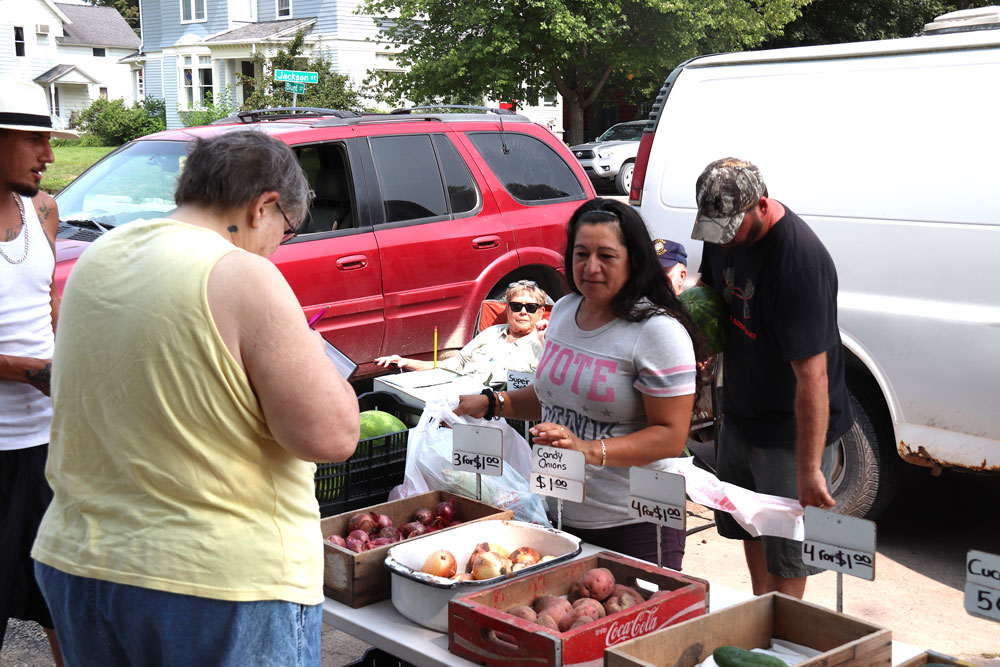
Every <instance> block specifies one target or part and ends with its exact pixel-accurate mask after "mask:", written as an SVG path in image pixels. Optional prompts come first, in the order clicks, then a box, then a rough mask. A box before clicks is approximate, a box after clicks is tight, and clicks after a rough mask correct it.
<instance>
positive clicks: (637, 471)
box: [628, 466, 687, 530]
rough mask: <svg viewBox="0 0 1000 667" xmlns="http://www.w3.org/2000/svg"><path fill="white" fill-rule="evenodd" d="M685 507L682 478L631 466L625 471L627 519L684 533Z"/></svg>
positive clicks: (668, 473)
mask: <svg viewBox="0 0 1000 667" xmlns="http://www.w3.org/2000/svg"><path fill="white" fill-rule="evenodd" d="M686 504H687V496H686V495H685V489H684V477H683V476H682V475H676V474H674V473H670V472H664V471H663V470H650V469H648V468H636V467H634V466H633V467H632V468H630V469H629V508H628V515H629V516H630V517H634V518H636V519H642V520H643V521H652V522H654V523H659V524H662V525H664V526H667V527H669V528H676V529H677V530H684V529H685V519H686V515H685V513H684V510H685V507H686Z"/></svg>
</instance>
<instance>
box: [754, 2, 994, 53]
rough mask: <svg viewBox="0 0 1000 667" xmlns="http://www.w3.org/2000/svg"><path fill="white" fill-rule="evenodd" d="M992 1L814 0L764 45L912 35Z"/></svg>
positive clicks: (836, 41)
mask: <svg viewBox="0 0 1000 667" xmlns="http://www.w3.org/2000/svg"><path fill="white" fill-rule="evenodd" d="M992 4H996V0H965V1H960V2H954V1H953V2H947V1H946V0H881V1H880V2H870V1H868V0H814V1H813V2H812V4H810V5H809V6H807V7H805V8H804V9H803V10H802V15H801V16H800V17H799V18H797V19H796V20H794V21H792V22H791V23H789V24H788V26H786V28H785V31H784V34H783V35H780V36H776V37H772V38H771V39H769V40H768V41H767V42H765V43H764V44H763V48H780V47H785V46H808V45H812V44H841V43H844V42H863V41H868V40H875V39H892V38H894V37H912V36H913V35H917V34H919V33H920V32H921V31H922V30H923V28H924V25H925V24H927V23H930V22H931V21H933V20H934V18H935V17H937V16H940V15H941V14H945V13H947V12H952V11H955V10H958V9H970V8H973V7H986V6H988V5H992Z"/></svg>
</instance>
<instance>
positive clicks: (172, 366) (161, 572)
mask: <svg viewBox="0 0 1000 667" xmlns="http://www.w3.org/2000/svg"><path fill="white" fill-rule="evenodd" d="M308 196H309V195H308V188H307V185H306V180H305V177H304V175H303V174H302V170H301V169H300V167H299V165H298V162H297V161H296V159H295V156H294V154H293V153H292V151H291V150H290V149H289V148H288V146H286V145H285V144H284V143H282V142H281V141H279V140H277V139H274V138H272V137H270V136H268V135H266V134H263V133H261V132H256V131H229V132H226V133H225V134H221V135H219V136H216V137H212V138H209V139H204V140H198V141H196V142H194V147H193V149H192V151H191V153H190V155H189V156H188V159H187V161H186V164H185V166H184V171H183V172H182V173H181V175H180V178H179V181H178V185H177V191H176V194H175V201H176V202H177V209H176V210H174V211H173V212H172V213H171V215H170V217H169V218H168V219H160V220H148V221H138V222H134V223H131V224H128V225H123V226H121V227H118V228H116V229H113V230H111V231H110V232H108V233H107V234H104V235H103V236H101V238H99V239H98V240H97V241H96V242H95V243H94V244H93V245H92V246H91V247H90V248H89V249H88V250H87V251H86V252H85V253H83V255H82V256H81V257H80V260H79V261H78V262H77V264H76V266H75V267H74V269H73V272H72V274H71V275H70V276H69V280H68V281H67V283H66V289H65V293H64V296H63V309H62V317H61V318H60V322H59V335H58V336H57V337H56V345H55V354H54V370H53V382H52V396H53V402H54V406H55V407H54V417H53V423H52V443H51V449H50V453H49V461H48V469H47V477H48V480H49V483H50V485H51V486H52V489H53V491H54V494H55V497H54V499H53V501H52V504H51V505H50V506H49V509H48V512H47V513H46V514H45V517H44V519H43V520H42V524H41V527H40V528H39V531H38V538H37V540H36V542H35V546H34V550H33V552H32V556H33V557H34V558H35V560H36V561H37V562H36V565H35V570H36V574H37V577H38V579H39V583H40V585H41V588H42V591H43V593H44V595H45V598H46V600H47V602H48V604H49V607H50V609H51V611H52V616H53V618H54V620H55V627H56V632H57V634H58V636H59V641H60V644H61V645H62V649H63V653H64V655H65V657H66V663H67V664H70V665H103V664H119V665H195V664H203V665H247V664H265V663H266V664H279V665H319V664H320V634H321V627H322V612H321V606H320V605H321V604H322V601H323V589H322V585H323V551H322V535H321V533H320V528H319V508H318V505H317V502H316V497H315V493H314V489H313V476H314V474H315V470H316V466H315V465H314V463H313V462H315V461H343V460H344V459H346V458H347V457H349V456H350V455H351V454H352V453H353V451H354V448H355V446H356V444H357V441H358V431H359V424H358V403H357V399H356V398H355V396H354V392H353V391H352V389H351V387H350V385H349V384H347V382H346V381H345V380H343V379H342V378H341V377H340V376H339V375H338V373H337V371H336V368H335V367H334V365H333V363H332V362H331V361H330V360H329V359H328V358H327V356H326V353H325V352H324V343H323V341H322V339H321V338H320V336H319V334H318V333H316V332H315V331H311V330H310V329H309V327H308V326H307V325H306V321H305V318H304V317H303V316H302V309H301V308H300V306H299V304H298V302H297V300H296V298H295V295H294V294H293V293H292V290H291V289H290V288H289V286H288V284H287V283H286V282H285V280H284V278H283V277H282V276H281V274H280V273H279V272H278V270H277V268H276V267H275V266H274V264H272V263H271V262H269V261H268V260H267V259H266V258H267V256H268V255H270V254H271V253H273V252H274V251H275V250H276V249H277V247H278V245H279V244H280V243H281V242H282V241H284V240H287V239H289V238H291V237H292V236H294V235H295V233H296V229H297V228H298V225H299V223H300V222H301V221H302V219H303V218H304V217H305V214H306V211H307V207H308V202H309V199H308Z"/></svg>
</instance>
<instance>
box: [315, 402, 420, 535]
mask: <svg viewBox="0 0 1000 667" xmlns="http://www.w3.org/2000/svg"><path fill="white" fill-rule="evenodd" d="M358 406H359V407H360V408H361V410H362V411H365V410H381V411H383V412H388V413H389V414H391V415H393V416H394V417H396V418H397V419H399V420H400V421H402V422H403V423H404V424H411V423H415V422H414V417H415V416H416V417H419V416H420V412H421V411H420V409H419V408H413V407H410V406H408V405H403V404H402V403H400V402H399V401H398V400H396V397H395V396H393V395H392V394H387V393H385V392H369V393H367V394H362V395H361V396H358ZM409 434H410V432H409V429H407V430H404V431H399V432H397V433H392V434H389V435H386V436H379V437H377V438H366V439H365V440H361V441H359V442H358V447H357V449H356V450H355V451H354V454H353V455H352V456H351V458H349V459H347V460H346V461H343V462H341V463H321V464H319V465H318V466H317V467H316V500H317V501H319V512H320V516H324V517H327V516H332V515H334V514H340V513H342V512H349V511H351V510H353V509H358V508H359V507H367V506H369V505H377V504H379V503H384V502H385V501H386V500H387V499H388V496H389V491H391V490H392V489H393V487H395V486H398V485H399V484H402V483H403V475H404V472H405V470H406V442H407V438H408V436H409Z"/></svg>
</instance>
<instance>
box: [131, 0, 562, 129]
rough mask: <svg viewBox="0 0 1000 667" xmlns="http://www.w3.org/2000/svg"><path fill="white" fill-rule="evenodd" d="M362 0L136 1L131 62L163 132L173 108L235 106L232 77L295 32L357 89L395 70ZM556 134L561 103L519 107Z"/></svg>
mask: <svg viewBox="0 0 1000 667" xmlns="http://www.w3.org/2000/svg"><path fill="white" fill-rule="evenodd" d="M360 4H361V0H140V3H139V9H140V13H141V17H142V21H141V32H142V49H141V51H140V53H139V54H138V55H137V56H135V57H134V58H133V59H131V61H130V62H132V65H133V68H134V69H136V71H137V72H141V73H142V75H143V76H144V80H145V92H146V95H149V96H154V97H160V98H163V99H164V100H165V101H166V108H167V127H169V128H175V127H180V126H181V125H182V123H181V120H180V117H179V116H178V114H177V111H178V109H181V110H183V109H190V108H197V107H199V106H200V105H201V104H202V103H203V102H204V101H205V99H206V93H209V92H210V93H211V94H212V95H211V99H222V96H224V95H225V93H226V90H227V88H228V89H229V92H230V94H231V98H232V99H231V101H232V102H233V103H234V104H235V105H237V106H239V105H241V104H242V103H243V100H244V97H245V91H244V90H243V89H242V86H241V85H240V84H239V82H238V80H237V78H236V74H237V73H242V74H247V75H253V74H255V73H256V72H254V63H253V56H254V55H255V54H256V53H258V52H263V53H264V54H265V55H271V54H273V53H274V52H276V51H277V50H278V49H279V48H281V47H282V46H284V45H286V44H288V43H289V42H290V41H291V40H292V39H293V38H294V37H295V33H296V32H297V31H298V30H304V31H305V32H306V41H305V49H306V53H307V54H310V55H313V56H322V57H323V58H325V59H326V60H328V61H330V62H331V63H332V66H333V68H334V70H335V71H336V72H337V73H339V74H347V75H350V76H351V78H352V79H353V80H354V82H355V84H357V85H359V86H360V84H361V82H362V81H363V80H364V79H365V78H366V77H367V75H368V72H369V71H373V70H392V69H396V68H397V66H396V65H395V64H394V62H393V59H392V57H393V53H392V52H393V49H392V48H390V46H389V45H387V44H380V43H379V42H378V41H377V38H378V28H377V27H376V23H375V19H373V18H372V17H371V16H367V15H363V14H357V13H355V12H356V10H357V8H358V6H359V5H360ZM521 112H522V113H526V114H527V115H529V117H531V118H532V119H533V120H536V121H538V122H541V123H543V124H546V123H548V122H549V121H552V124H551V125H550V127H553V129H556V130H557V131H561V127H556V126H561V125H562V100H561V98H558V97H557V98H553V99H551V100H548V101H547V102H545V101H541V100H540V101H539V105H538V106H532V107H528V108H526V109H522V110H521Z"/></svg>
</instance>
